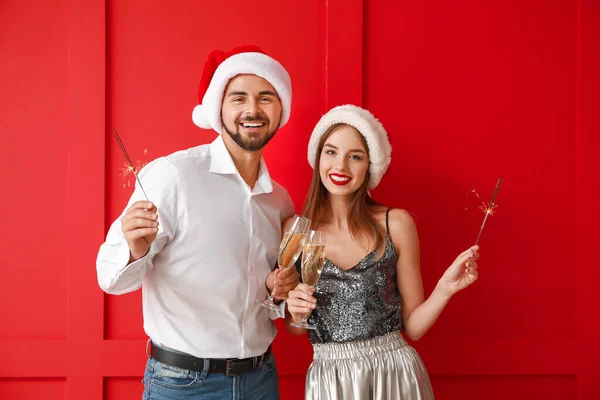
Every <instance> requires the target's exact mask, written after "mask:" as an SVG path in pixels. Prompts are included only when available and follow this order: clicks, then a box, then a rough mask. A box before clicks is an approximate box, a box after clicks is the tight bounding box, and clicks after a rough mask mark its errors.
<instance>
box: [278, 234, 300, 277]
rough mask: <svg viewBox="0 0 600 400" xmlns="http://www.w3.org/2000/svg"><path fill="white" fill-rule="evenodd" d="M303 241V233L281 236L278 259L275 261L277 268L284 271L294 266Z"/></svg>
mask: <svg viewBox="0 0 600 400" xmlns="http://www.w3.org/2000/svg"><path fill="white" fill-rule="evenodd" d="M305 239H306V234H303V233H286V234H285V235H283V239H282V240H281V244H280V245H279V258H278V260H277V262H278V263H279V268H281V269H283V270H285V269H288V268H290V267H291V266H292V265H294V263H295V262H296V260H297V259H298V256H299V255H300V252H302V246H303V245H304V240H305Z"/></svg>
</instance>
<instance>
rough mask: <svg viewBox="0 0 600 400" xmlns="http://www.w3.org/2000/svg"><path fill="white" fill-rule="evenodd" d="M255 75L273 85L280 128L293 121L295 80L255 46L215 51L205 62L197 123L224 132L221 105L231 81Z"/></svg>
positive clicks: (199, 92) (194, 114) (197, 109)
mask: <svg viewBox="0 0 600 400" xmlns="http://www.w3.org/2000/svg"><path fill="white" fill-rule="evenodd" d="M240 74H253V75H257V76H260V77H261V78H264V79H265V80H266V81H267V82H269V83H270V84H271V85H273V88H275V91H276V92H277V95H278V96H279V99H280V100H281V109H282V111H281V120H280V122H279V127H280V128H281V127H282V126H284V125H285V124H286V122H287V121H288V120H289V118H290V111H291V106H292V81H291V79H290V75H289V74H288V72H287V71H286V70H285V68H283V66H282V65H281V64H280V63H279V62H277V61H276V60H275V59H273V58H271V57H269V56H268V55H266V54H265V52H264V51H262V50H261V49H259V48H258V47H256V46H253V45H245V46H239V47H236V48H234V49H232V50H230V51H227V52H223V51H221V50H213V51H212V52H211V53H210V54H209V55H208V58H207V59H206V63H205V64H204V69H203V70H202V77H201V78H200V84H199V85H198V102H199V103H200V104H198V105H197V106H196V107H195V108H194V112H193V113H192V120H193V121H194V124H196V125H197V126H199V127H200V128H203V129H214V130H215V131H217V132H218V133H219V134H221V133H222V132H223V125H222V124H221V105H222V103H223V94H224V92H225V88H226V87H227V83H228V82H229V80H230V79H231V78H233V77H235V76H236V75H240Z"/></svg>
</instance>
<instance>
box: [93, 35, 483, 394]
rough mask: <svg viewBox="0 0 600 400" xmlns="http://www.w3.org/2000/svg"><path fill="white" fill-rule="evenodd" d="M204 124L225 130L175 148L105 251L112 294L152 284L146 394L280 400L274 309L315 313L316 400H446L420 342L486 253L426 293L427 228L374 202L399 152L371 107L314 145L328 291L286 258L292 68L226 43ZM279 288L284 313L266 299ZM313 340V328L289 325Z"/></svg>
mask: <svg viewBox="0 0 600 400" xmlns="http://www.w3.org/2000/svg"><path fill="white" fill-rule="evenodd" d="M198 98H199V102H200V104H199V105H197V106H196V107H195V109H194V112H193V121H194V123H195V124H196V125H198V126H199V127H201V128H204V129H213V130H215V131H216V132H217V133H219V136H218V137H217V138H216V139H215V140H214V141H213V142H212V143H211V144H209V145H202V146H198V147H194V148H191V149H188V150H183V151H179V152H176V153H174V154H171V155H169V156H166V157H161V158H159V159H157V160H154V161H153V162H151V163H150V164H148V165H147V166H146V167H145V168H144V169H143V170H142V171H141V172H140V180H141V182H142V184H143V186H144V189H145V192H146V194H147V196H148V199H149V200H150V201H148V200H146V199H145V196H144V193H143V191H142V190H141V188H140V187H139V186H136V189H135V191H134V193H133V195H132V196H131V199H130V201H129V204H128V205H127V207H126V208H125V211H124V212H123V214H122V215H121V216H120V217H119V218H118V219H117V220H116V221H115V222H114V223H113V224H112V226H111V228H110V230H109V232H108V234H107V237H106V241H105V242H104V243H103V244H102V245H101V247H100V251H99V254H98V258H97V263H96V266H97V273H98V282H99V285H100V287H101V288H102V289H103V290H104V291H105V292H107V293H110V294H123V293H128V292H131V291H134V290H137V289H139V288H140V287H141V288H142V291H143V314H144V330H145V332H146V333H147V335H148V336H149V338H150V340H149V343H148V350H147V351H148V354H149V358H148V361H147V364H146V371H145V374H144V393H143V398H144V399H156V400H159V399H160V400H163V399H183V398H190V399H192V398H193V399H200V398H206V399H232V398H235V399H252V400H255V399H278V398H279V391H278V380H277V369H276V364H275V359H274V357H273V354H272V352H271V342H272V341H273V339H274V337H275V334H276V329H275V327H274V325H273V323H272V321H271V320H272V319H275V318H279V317H285V318H286V322H287V323H288V324H289V323H292V322H300V320H301V319H302V318H303V317H305V316H310V318H309V320H308V321H309V323H312V324H313V325H314V326H315V328H316V329H315V330H312V331H310V333H309V337H310V340H311V342H312V343H313V346H314V360H313V363H312V364H311V366H310V368H309V371H308V374H307V381H306V398H308V399H431V398H433V394H432V390H431V384H430V382H429V378H428V376H427V372H426V370H425V368H424V366H423V364H422V362H421V360H420V358H419V356H418V355H417V353H416V352H415V350H414V349H413V348H412V347H410V346H408V345H407V344H406V342H405V341H404V339H403V337H402V334H401V331H403V332H404V334H406V335H407V336H408V337H409V338H411V339H412V340H417V339H419V338H420V337H421V336H423V335H424V334H425V333H426V332H427V331H428V330H429V328H431V326H432V325H433V324H434V322H435V321H436V319H437V318H438V316H439V315H440V313H441V312H442V310H443V309H444V307H445V306H446V304H447V303H448V301H449V300H450V298H451V297H452V296H453V295H454V294H455V293H456V292H458V291H459V290H461V289H464V288H466V287H468V286H469V285H470V284H472V283H473V282H474V281H475V280H476V279H477V276H478V272H477V262H476V260H477V259H478V257H479V253H478V248H477V247H472V248H470V249H467V250H466V251H464V252H463V253H461V254H460V255H459V256H458V257H457V258H456V260H454V262H453V263H452V264H451V265H450V267H449V268H448V269H447V270H446V272H445V273H444V274H443V276H442V277H441V278H440V280H439V282H438V284H437V286H436V288H435V290H434V291H433V293H432V294H431V295H430V296H429V297H428V298H427V299H426V300H425V298H424V293H423V285H422V282H421V273H420V265H419V243H418V236H417V231H416V228H415V225H414V222H413V220H412V218H411V217H410V215H409V214H408V213H407V212H406V211H405V210H400V209H391V208H389V207H386V206H384V205H382V204H379V203H377V202H375V201H374V200H372V199H371V197H370V196H369V192H368V191H369V190H371V189H373V188H375V187H376V186H377V184H378V183H379V182H380V180H381V178H382V177H383V175H384V174H385V172H386V170H387V168H388V166H389V163H390V154H391V148H390V145H389V141H388V137H387V133H386V131H385V129H384V128H383V126H382V125H381V123H380V122H379V121H378V120H377V119H376V118H375V117H374V116H373V115H372V114H371V113H370V112H368V111H367V110H364V109H362V108H359V107H356V106H352V105H345V106H340V107H336V108H333V109H332V110H330V111H329V112H328V113H327V114H325V115H324V116H323V117H322V118H321V120H320V121H319V122H318V123H317V125H316V127H315V128H314V130H313V132H312V136H311V138H310V141H309V144H308V159H309V162H310V164H311V166H312V167H313V169H314V174H313V178H312V182H311V186H310V190H309V193H308V195H307V198H306V201H305V205H304V210H303V215H304V216H305V217H308V218H310V220H311V221H312V222H311V229H313V230H319V231H321V232H322V234H323V236H324V237H325V242H326V260H325V262H324V266H323V270H322V273H321V277H320V279H319V282H318V284H317V285H316V287H315V288H314V289H313V288H311V287H309V286H307V285H305V284H303V283H300V282H299V281H300V279H299V273H298V271H297V270H296V269H295V268H290V269H287V270H285V271H283V270H279V269H274V266H276V265H277V255H278V248H279V243H280V241H281V238H282V234H283V232H284V231H285V230H286V229H287V228H288V227H289V226H290V224H291V220H292V218H293V217H294V206H293V204H292V202H291V200H290V197H289V195H288V193H287V192H286V190H285V189H284V188H283V187H281V186H280V185H278V184H277V183H276V182H274V181H272V180H271V178H270V176H269V172H268V170H267V166H266V164H265V162H264V160H263V158H262V151H263V149H264V146H266V145H267V143H268V142H269V140H270V139H271V138H272V137H273V136H274V135H275V133H276V132H277V130H278V129H279V128H280V127H282V126H284V125H285V124H286V122H287V121H288V119H289V117H290V111H291V101H292V88H291V80H290V77H289V74H288V73H287V71H286V70H285V68H284V67H283V66H282V65H281V64H280V63H279V62H277V61H276V60H274V59H273V58H271V57H269V56H268V55H266V54H265V53H264V52H263V51H262V50H260V49H259V48H257V47H255V46H241V47H238V48H235V49H233V50H231V51H228V52H221V51H213V52H212V53H211V54H210V55H209V57H208V59H207V61H206V64H205V66H204V70H203V73H202V77H201V81H200V85H199V89H198ZM269 294H271V295H273V296H274V298H275V299H276V301H278V302H279V305H280V307H279V310H277V311H269V310H268V309H267V308H264V307H261V306H259V305H258V304H257V303H256V301H257V299H263V298H265V297H267V295H269ZM289 329H290V331H291V332H293V333H297V334H304V333H305V330H303V329H298V328H293V327H291V326H290V327H289Z"/></svg>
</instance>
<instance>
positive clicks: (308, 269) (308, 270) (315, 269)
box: [290, 231, 325, 329]
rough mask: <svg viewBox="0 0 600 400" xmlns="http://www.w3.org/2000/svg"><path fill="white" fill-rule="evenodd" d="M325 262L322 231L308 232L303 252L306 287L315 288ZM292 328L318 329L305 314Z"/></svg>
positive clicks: (303, 273) (303, 275)
mask: <svg viewBox="0 0 600 400" xmlns="http://www.w3.org/2000/svg"><path fill="white" fill-rule="evenodd" d="M324 262H325V238H324V235H323V232H321V231H308V235H307V237H306V243H305V244H304V249H303V250H302V282H304V284H305V285H306V286H309V287H311V288H314V287H315V285H316V284H317V282H318V281H319V277H320V276H321V270H322V269H323V264H324ZM290 325H291V326H295V327H296V328H304V329H316V327H315V326H314V325H310V324H309V323H308V321H307V315H306V314H304V316H303V317H302V321H300V322H299V323H295V322H292V323H291V324H290Z"/></svg>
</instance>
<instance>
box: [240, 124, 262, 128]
mask: <svg viewBox="0 0 600 400" xmlns="http://www.w3.org/2000/svg"><path fill="white" fill-rule="evenodd" d="M242 125H244V128H260V127H261V126H263V125H264V124H263V123H245V124H242Z"/></svg>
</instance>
